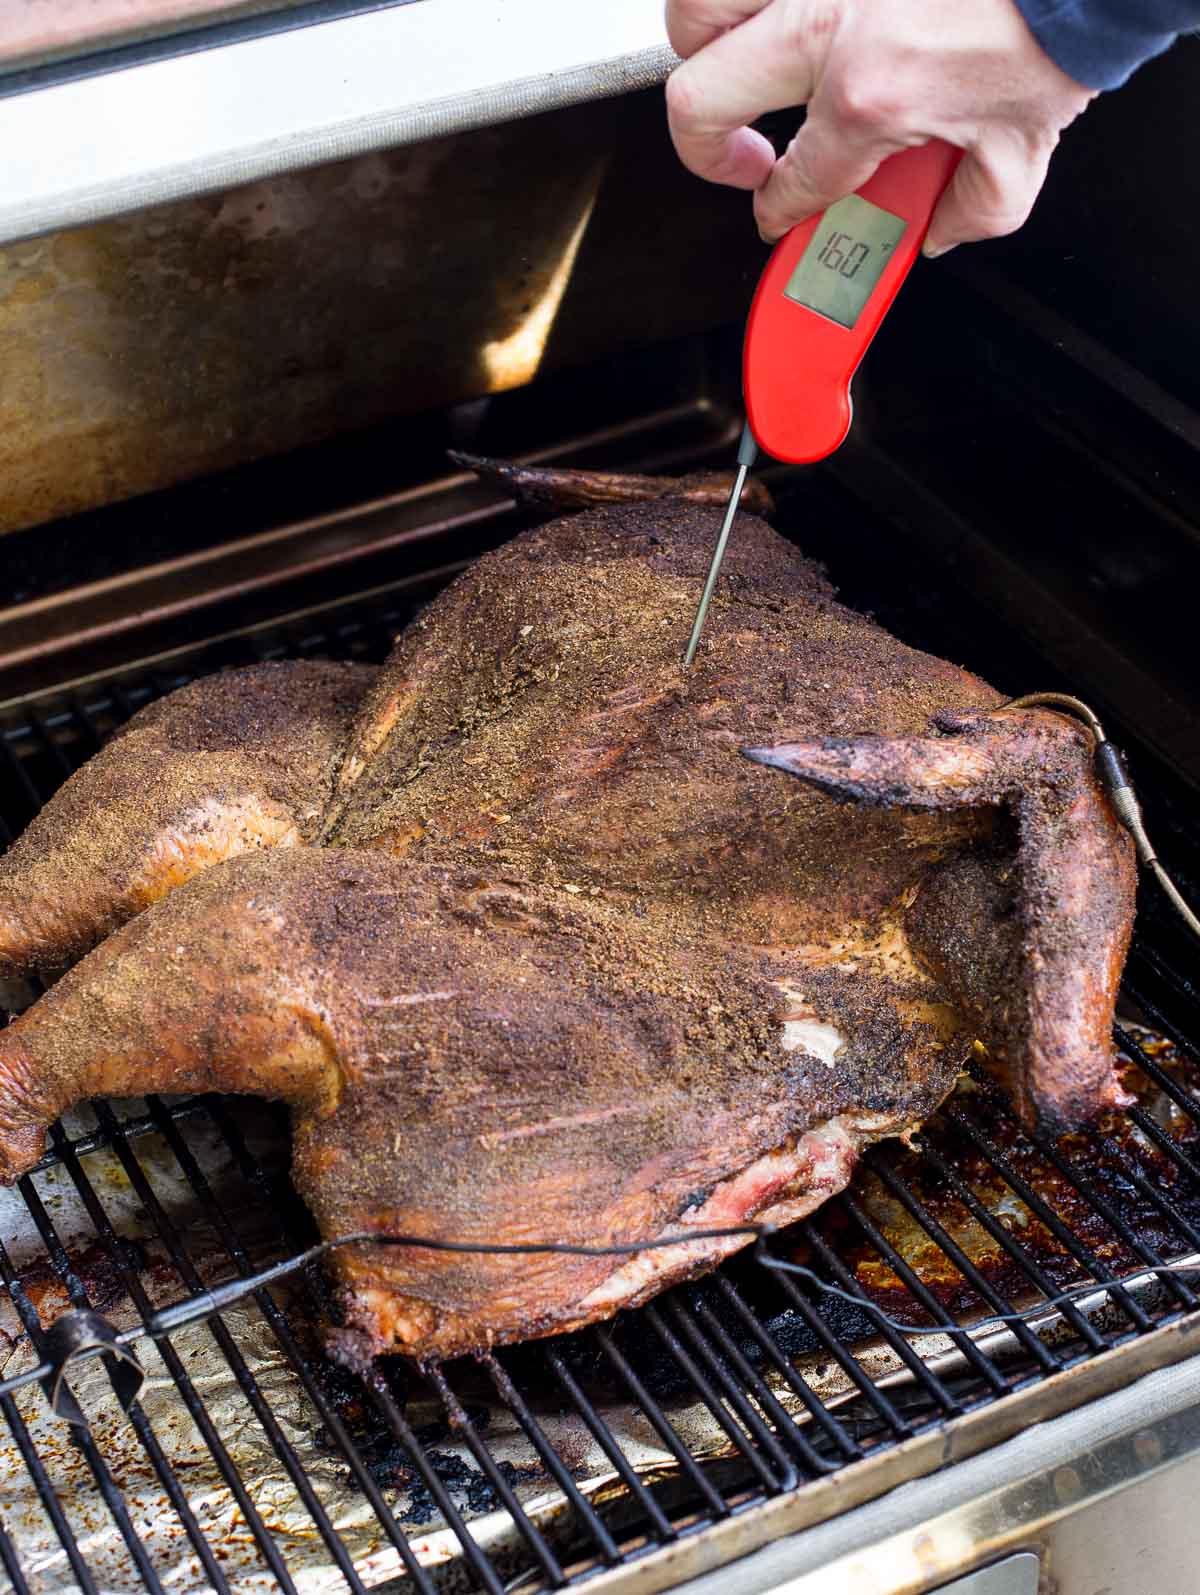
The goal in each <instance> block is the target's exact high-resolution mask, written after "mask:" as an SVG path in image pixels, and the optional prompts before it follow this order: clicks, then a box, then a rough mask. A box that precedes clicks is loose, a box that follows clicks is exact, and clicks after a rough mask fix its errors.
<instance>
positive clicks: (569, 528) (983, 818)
mask: <svg viewBox="0 0 1200 1595" xmlns="http://www.w3.org/2000/svg"><path fill="white" fill-rule="evenodd" d="M713 514H714V512H713V510H712V509H708V508H705V507H704V506H698V505H696V504H694V503H688V502H685V501H680V500H673V501H668V500H660V501H658V502H655V503H653V504H647V505H624V506H622V507H620V508H609V509H597V510H589V511H587V512H585V513H583V514H580V515H578V516H575V517H572V518H569V519H564V520H559V521H555V522H552V523H550V524H548V525H545V526H542V527H540V528H537V529H535V530H533V531H531V532H528V533H526V534H524V535H522V536H521V537H519V538H517V539H516V540H515V541H514V542H513V543H512V544H510V545H508V546H507V547H506V548H504V549H502V550H500V551H498V552H497V553H495V554H493V555H489V556H487V557H486V558H484V559H483V560H480V561H479V562H478V564H476V565H475V566H473V567H472V569H471V570H470V571H468V572H467V573H466V574H465V575H464V576H463V577H461V578H460V579H459V580H458V581H457V582H456V583H455V584H454V585H453V586H452V587H451V588H449V589H447V591H446V592H445V593H444V594H443V595H442V596H441V597H440V598H439V599H438V600H436V601H435V603H434V604H432V605H431V606H430V608H429V609H428V610H427V611H426V613H425V614H424V615H423V616H422V617H421V619H420V620H419V621H418V622H416V623H415V624H414V625H413V626H412V627H410V629H409V630H408V631H407V632H406V633H405V634H404V635H403V636H402V637H401V638H400V639H399V641H398V643H397V646H396V648H395V650H394V651H393V654H392V656H391V658H390V659H389V661H388V663H387V665H386V666H384V667H383V669H382V671H381V672H380V673H379V674H378V676H377V677H376V678H375V680H374V682H373V684H372V685H371V686H370V688H369V690H368V691H367V693H366V696H365V697H364V699H363V701H362V704H361V707H360V709H359V711H358V713H357V716H356V718H355V721H354V725H353V729H352V731H351V732H350V734H349V736H348V737H347V738H345V739H343V746H342V751H341V753H340V756H339V757H338V759H337V760H336V761H335V763H334V764H333V765H332V766H329V765H327V766H323V767H322V771H321V774H320V776H319V778H318V779H317V786H318V789H319V790H320V794H321V797H322V799H323V815H322V818H321V820H320V824H319V825H317V824H315V823H313V825H312V828H311V829H309V830H306V832H305V835H304V837H303V838H302V840H305V841H307V840H309V839H311V840H312V841H314V842H317V841H319V842H320V843H322V844H323V845H321V846H319V847H314V846H298V847H292V848H290V849H288V850H287V851H284V852H279V851H276V852H273V853H262V852H258V851H256V852H255V853H254V854H253V855H251V856H246V857H241V858H234V859H229V860H227V861H225V862H221V863H218V864H216V865H215V866H214V867H212V868H209V869H207V870H205V871H204V873H202V874H199V875H197V876H196V878H194V879H192V880H191V881H190V882H189V883H187V884H185V885H183V886H181V887H180V888H179V890H177V891H175V892H173V893H172V894H171V895H170V896H169V897H167V898H166V900H164V901H160V902H158V903H157V904H156V905H155V906H154V907H152V908H150V909H149V910H147V911H146V912H145V913H143V914H141V915H140V916H138V917H137V918H135V919H133V921H132V923H130V924H127V925H126V926H125V928H124V929H122V930H119V931H118V932H116V934H114V935H112V936H110V937H109V938H108V939H107V940H106V941H105V942H103V943H102V945H101V946H99V947H98V948H97V949H96V951H95V952H93V953H91V954H90V955H89V956H88V957H87V958H86V959H84V960H83V962H81V963H80V964H79V965H78V966H77V967H76V968H75V969H74V970H73V971H72V972H71V973H70V974H69V975H67V976H66V977H64V979H63V980H61V981H60V982H59V983H58V985H57V986H55V987H54V988H53V989H52V990H51V991H50V992H49V993H48V994H47V996H46V997H44V998H43V999H42V1000H41V1002H39V1003H38V1004H37V1005H36V1006H35V1007H34V1008H33V1009H32V1010H30V1012H29V1013H27V1014H26V1015H24V1016H23V1017H22V1018H21V1019H19V1020H18V1021H17V1022H16V1023H15V1024H13V1025H12V1026H10V1028H9V1029H8V1030H7V1031H5V1032H3V1033H2V1034H0V1080H2V1081H3V1083H4V1087H5V1089H4V1093H3V1097H2V1098H0V1168H2V1171H3V1174H4V1176H5V1177H7V1178H12V1177H14V1176H15V1175H16V1174H18V1173H19V1172H20V1171H21V1170H22V1169H24V1168H27V1167H28V1166H29V1164H30V1163H31V1162H32V1161H34V1160H35V1159H36V1157H37V1156H38V1155H39V1154H40V1152H41V1149H42V1145H43V1134H44V1130H45V1126H46V1124H47V1123H48V1122H49V1121H50V1120H51V1119H52V1118H53V1117H54V1116H55V1114H57V1113H58V1112H60V1111H62V1110H63V1108H65V1107H66V1106H67V1105H68V1104H70V1103H72V1102H74V1101H77V1100H78V1099H79V1098H81V1097H87V1096H91V1095H97V1094H100V1095H103V1094H125V1093H131V1092H144V1091H149V1090H158V1091H180V1090H197V1089H214V1088H215V1089H225V1090H232V1091H251V1092H257V1093H260V1094H265V1095H270V1096H275V1097H280V1098H283V1099H285V1100H286V1101H288V1102H289V1104H290V1106H291V1108H292V1113H293V1123H294V1127H295V1165H294V1175H295V1179H296V1183H297V1186H298V1188H299V1190H300V1191H301V1193H302V1194H303V1195H304V1197H305V1199H306V1200H307V1201H308V1203H309V1204H310V1206H311V1207H312V1208H313V1210H314V1212H315V1214H316V1216H317V1219H318V1221H319V1223H320V1226H321V1229H322V1231H323V1233H325V1234H327V1235H332V1234H337V1233H345V1232H347V1231H354V1230H363V1229H374V1230H376V1231H379V1232H404V1233H417V1234H425V1235H429V1236H431V1237H440V1238H448V1239H455V1240H472V1239H477V1240H479V1241H480V1242H481V1243H487V1242H512V1241H522V1240H527V1241H529V1240H545V1239H556V1240H558V1239H566V1240H575V1241H578V1242H580V1243H583V1244H590V1245H594V1244H597V1243H604V1242H606V1241H630V1240H640V1239H647V1238H651V1237H654V1236H657V1235H662V1234H667V1235H675V1234H677V1233H684V1234H686V1231H687V1229H688V1228H689V1227H692V1228H695V1227H705V1226H708V1225H714V1224H729V1223H736V1222H739V1221H742V1220H745V1219H750V1218H760V1219H761V1218H771V1219H773V1220H776V1221H786V1220H787V1219H790V1218H794V1217H797V1216H799V1215H800V1214H802V1213H803V1212H806V1211H808V1210H810V1209H811V1208H812V1207H813V1206H815V1205H817V1203H819V1202H820V1201H822V1200H824V1199H825V1197H827V1196H828V1195H829V1194H831V1193H832V1192H833V1191H835V1190H837V1189H839V1188H840V1187H841V1186H842V1185H844V1184H845V1182H846V1180H847V1179H848V1178H849V1177H850V1174H851V1172H852V1170H853V1167H854V1163H855V1160H856V1157H857V1155H858V1152H859V1150H860V1148H861V1147H862V1146H863V1145H864V1144H866V1143H867V1142H869V1141H870V1140H872V1139H875V1138H877V1137H878V1136H880V1135H885V1134H895V1133H898V1132H900V1131H902V1130H904V1129H906V1128H908V1127H910V1126H912V1125H914V1124H918V1123H919V1122H920V1121H921V1120H922V1119H923V1118H924V1117H925V1116H926V1115H927V1114H928V1113H929V1112H930V1111H932V1109H933V1108H934V1106H936V1104H937V1102H938V1101H939V1100H940V1099H941V1098H942V1096H943V1095H944V1094H945V1093H946V1091H947V1090H948V1089H949V1088H950V1085H951V1084H952V1082H953V1079H954V1076H955V1073H956V1071H957V1069H958V1067H959V1066H960V1064H961V1061H962V1059H963V1057H964V1056H965V1053H966V1050H967V1049H968V1048H969V1046H970V1045H971V1043H972V1040H973V1038H974V1037H975V1036H977V1035H978V1036H981V1037H982V1038H983V1039H984V1041H985V1042H986V1043H987V1045H988V1046H989V1048H990V1049H991V1050H992V1052H993V1053H994V1055H995V1056H996V1058H997V1060H998V1061H999V1063H1000V1065H1001V1067H1003V1068H1004V1069H1005V1070H1006V1072H1007V1073H1008V1075H1009V1077H1010V1079H1011V1081H1012V1083H1013V1086H1014V1089H1015V1090H1016V1092H1017V1095H1018V1100H1019V1102H1020V1104H1021V1106H1022V1109H1023V1111H1024V1112H1025V1113H1026V1114H1027V1115H1028V1116H1030V1117H1036V1116H1041V1117H1042V1118H1043V1119H1045V1120H1048V1121H1050V1122H1052V1123H1055V1124H1066V1123H1072V1122H1078V1121H1079V1120H1081V1119H1083V1118H1085V1117H1087V1116H1089V1115H1090V1114H1092V1113H1094V1112H1096V1111H1098V1110H1099V1109H1100V1108H1101V1107H1103V1106H1105V1105H1108V1104H1111V1103H1112V1102H1115V1101H1117V1100H1119V1093H1118V1091H1117V1087H1116V1084H1115V1079H1114V1076H1113V1072H1112V1062H1111V1047H1110V1042H1109V1038H1108V1027H1109V1025H1110V1023H1111V1017H1112V1006H1113V1000H1114V995H1115V989H1116V982H1117V979H1118V977H1119V973H1120V968H1121V964H1122V961H1123V958H1124V953H1125V949H1126V944H1127V940H1128V935H1129V929H1130V923H1131V918H1132V896H1133V860H1132V850H1131V847H1130V846H1129V844H1128V839H1127V838H1126V836H1125V834H1124V833H1123V832H1122V831H1121V830H1120V828H1119V826H1118V825H1117V822H1116V821H1115V820H1114V819H1113V817H1112V816H1111V814H1110V812H1109V810H1108V807H1107V804H1106V802H1105V800H1104V798H1103V796H1102V794H1101V793H1100V791H1099V789H1098V787H1097V784H1096V782H1095V779H1094V777H1093V774H1092V761H1091V750H1090V747H1089V745H1088V742H1087V739H1086V737H1085V736H1084V735H1083V733H1082V732H1081V731H1080V730H1079V729H1078V728H1077V727H1075V726H1074V725H1073V724H1072V723H1071V722H1069V721H1067V720H1065V719H1063V718H1062V717H1059V716H1057V715H1054V714H1050V713H1046V712H1042V711H1008V710H1003V709H1002V708H1001V704H1000V699H999V696H998V695H997V694H996V693H995V692H993V691H992V689H991V688H989V687H987V686H986V685H985V684H984V683H983V682H981V681H979V680H978V679H977V678H975V677H973V676H970V675H968V674H967V673H965V672H964V671H961V670H959V669H957V668H956V667H954V666H952V665H949V664H947V663H945V662H944V661H941V660H937V659H933V658H930V657H929V656H928V655H924V654H920V653H918V652H916V651H914V650H912V649H909V648H906V647H905V646H903V645H902V644H900V643H898V642H897V641H896V640H895V639H894V638H892V637H890V636H888V635H887V633H885V632H883V631H882V630H881V629H880V628H879V627H877V626H876V625H874V624H873V623H872V622H871V621H869V620H868V619H866V618H865V617H863V616H861V615H858V614H855V613H854V612H853V611H850V610H847V609H845V608H843V607H842V606H840V605H839V604H837V603H836V602H835V600H834V598H833V596H832V593H831V591H830V589H829V587H828V585H827V583H826V582H825V580H824V577H823V576H822V574H821V573H820V572H819V571H818V570H817V569H816V568H815V567H814V566H812V565H810V564H809V563H808V562H807V561H805V560H804V559H803V558H802V557H801V556H800V555H799V554H797V553H796V551H795V550H794V549H793V548H792V547H790V545H788V544H787V543H786V542H784V541H783V540H782V539H781V538H779V537H777V536H776V535H775V534H774V533H772V532H771V531H770V530H769V529H768V528H767V527H766V526H765V525H764V524H763V523H762V522H761V521H759V520H757V519H756V518H755V517H753V516H749V515H744V516H743V517H742V518H741V520H740V521H739V523H738V526H737V529H736V532H735V536H734V539H733V542H732V544H731V548H730V554H729V558H728V562H727V566H726V571H725V575H724V578H723V586H722V590H721V596H720V597H719V599H718V601H717V603H716V605H715V607H714V612H713V615H712V618H711V620H710V624H709V630H708V632H707V634H706V638H705V643H704V646H703V648H702V650H701V653H700V655H699V657H698V660H697V663H696V665H695V666H694V668H693V670H692V671H691V672H689V673H687V674H686V675H685V674H684V673H683V672H682V671H681V669H680V665H679V654H680V648H681V643H682V638H683V633H684V632H685V631H686V627H687V624H688V621H689V619H690V616H691V613H692V611H693V608H694V604H695V598H696V594H697V591H698V587H699V584H700V582H701V581H702V579H703V575H704V571H705V568H706V565H707V560H708V557H709V554H710V552H711V543H712V536H713V531H714V526H713ZM170 702H171V700H167V702H166V703H165V704H164V705H163V706H161V707H162V710H163V713H164V715H169V713H170V710H169V704H170ZM745 749H749V750H752V756H751V758H746V757H745V756H744V753H743V750H745ZM114 751H115V750H114ZM772 766H774V767H772ZM52 808H53V805H51V806H50V807H49V808H48V809H47V815H50V813H51V809H52ZM389 854H390V855H391V856H390V857H389V856H387V855H389ZM44 867H45V868H46V870H47V871H48V872H49V875H50V876H52V874H53V851H52V850H49V851H47V852H46V855H45V861H44ZM5 889H6V881H5V877H4V874H3V870H2V869H0V910H2V908H3V904H4V901H5V898H4V892H5ZM96 891H97V893H98V894H99V895H101V896H102V895H103V890H102V888H100V887H97V888H96ZM42 945H43V953H42V956H45V953H44V942H43V944H42ZM736 1244H739V1243H738V1242H736V1241H733V1240H730V1241H728V1242H698V1241H691V1242H687V1243H681V1244H680V1245H679V1246H678V1247H676V1248H673V1249H672V1250H671V1251H662V1252H654V1253H646V1254H644V1255H642V1256H641V1257H639V1258H636V1259H634V1260H633V1261H632V1262H630V1261H627V1260H622V1259H596V1258H588V1259H582V1258H578V1259H574V1258H564V1257H550V1258H547V1257H539V1258H530V1259H518V1260H515V1261H514V1260H513V1259H512V1258H504V1259H495V1258H489V1257H487V1256H485V1255H482V1254H481V1255H479V1256H477V1257H447V1256H445V1255H443V1254H432V1253H425V1252H421V1251H419V1250H413V1251H411V1252H408V1253H403V1252H395V1251H390V1250H385V1249H382V1248H377V1249H370V1248H363V1249H361V1250H356V1251H354V1252H353V1253H351V1252H346V1253H342V1254H339V1257H338V1261H337V1263H336V1264H335V1266H336V1268H337V1270H338V1273H339V1275H340V1277H341V1280H342V1283H343V1296H344V1300H345V1304H346V1323H345V1326H344V1328H343V1329H342V1330H341V1331H340V1332H339V1336H338V1339H337V1345H338V1349H339V1350H340V1352H341V1353H342V1354H343V1355H345V1356H348V1357H351V1358H353V1359H356V1360H357V1359H360V1358H362V1357H365V1356H367V1355H370V1354H371V1353H373V1352H375V1351H379V1350H382V1349H388V1348H393V1349H400V1350H404V1351H407V1352H409V1353H411V1354H413V1355H416V1356H419V1357H434V1356H447V1355H452V1354H454V1353H457V1352H461V1351H465V1350H469V1349H472V1348H475V1347H478V1346H481V1345H486V1344H489V1343H491V1342H494V1341H502V1340H512V1339H517V1338H523V1337H527V1336H530V1335H534V1334H544V1333H549V1332H551V1331H556V1330H560V1329H564V1328H567V1327H571V1326H573V1325H577V1324H580V1323H584V1322H588V1321H590V1320H591V1319H594V1318H597V1317H603V1316H607V1315H609V1314H611V1313H612V1312H613V1311H614V1310H615V1309H616V1308H617V1307H618V1306H621V1305H627V1304H631V1303H633V1302H636V1301H639V1300H642V1299H644V1298H645V1297H646V1296H647V1295H650V1294H653V1293H654V1292H655V1291H657V1290H660V1289H662V1288H663V1287H664V1286H665V1285H666V1284H668V1283H670V1282H671V1281H673V1280H674V1279H677V1278H680V1277H684V1276H686V1275H688V1274H691V1273H694V1272H696V1271H697V1270H699V1269H702V1268H704V1267H708V1266H711V1264H712V1262H713V1261H714V1260H715V1259H716V1258H717V1257H718V1256H720V1255H722V1253H723V1252H724V1251H727V1250H730V1249H732V1248H733V1247H734V1246H735V1245H736Z"/></svg>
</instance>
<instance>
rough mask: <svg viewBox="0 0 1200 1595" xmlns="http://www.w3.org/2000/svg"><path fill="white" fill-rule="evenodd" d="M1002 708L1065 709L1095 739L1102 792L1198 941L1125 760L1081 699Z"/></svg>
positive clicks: (1047, 695)
mask: <svg viewBox="0 0 1200 1595" xmlns="http://www.w3.org/2000/svg"><path fill="white" fill-rule="evenodd" d="M1000 707H1001V708H1002V709H1038V708H1046V709H1065V710H1066V712H1067V713H1068V714H1073V715H1075V716H1076V718H1077V719H1080V720H1082V721H1083V722H1084V724H1085V725H1086V726H1087V727H1088V729H1089V730H1090V731H1091V733H1092V735H1093V737H1095V739H1096V769H1097V771H1098V772H1099V775H1100V779H1101V781H1102V782H1103V783H1104V790H1105V791H1106V792H1107V793H1108V796H1109V800H1110V801H1111V803H1112V806H1113V809H1114V811H1115V812H1116V816H1117V818H1118V819H1119V820H1120V822H1121V824H1122V825H1123V826H1124V827H1125V829H1126V830H1127V831H1128V832H1129V834H1130V836H1132V837H1133V844H1134V846H1135V847H1136V848H1137V855H1138V858H1139V859H1140V860H1141V862H1142V863H1143V864H1144V865H1145V866H1146V868H1147V869H1148V870H1151V871H1152V872H1153V874H1154V878H1155V880H1157V882H1158V884H1159V885H1160V886H1161V887H1162V889H1163V891H1164V892H1165V894H1166V897H1167V900H1168V902H1169V903H1170V904H1171V907H1172V908H1173V909H1174V910H1175V912H1176V913H1177V914H1178V915H1179V917H1180V918H1181V919H1182V920H1183V922H1184V924H1185V925H1186V926H1187V928H1188V929H1189V930H1190V931H1191V933H1192V935H1193V936H1196V937H1198V938H1200V918H1197V917H1196V915H1195V914H1194V913H1193V912H1192V910H1191V909H1190V908H1189V907H1188V905H1187V903H1185V902H1184V900H1183V897H1182V896H1181V895H1180V892H1179V888H1178V887H1177V886H1176V885H1175V882H1174V881H1173V880H1172V879H1171V877H1170V876H1169V875H1168V874H1167V872H1166V870H1165V869H1164V868H1163V867H1162V865H1161V864H1160V863H1159V861H1158V854H1157V853H1156V852H1155V851H1154V844H1153V843H1152V842H1151V840H1150V838H1149V837H1148V836H1147V835H1146V824H1145V821H1144V820H1143V819H1142V806H1141V804H1140V803H1139V802H1138V799H1137V793H1136V792H1135V791H1134V789H1133V782H1132V781H1131V780H1130V779H1129V771H1128V770H1127V769H1126V768H1125V760H1124V759H1123V758H1122V757H1121V754H1120V753H1119V751H1118V750H1117V749H1116V748H1115V747H1114V746H1113V744H1112V743H1111V742H1110V741H1109V740H1108V737H1107V736H1106V735H1105V731H1104V727H1103V726H1102V725H1101V724H1100V721H1099V718H1098V717H1097V715H1096V713H1095V711H1094V710H1092V709H1090V708H1089V707H1088V705H1087V704H1086V703H1084V701H1083V700H1082V698H1073V697H1072V696H1071V694H1070V693H1069V692H1028V693H1026V694H1025V696H1024V697H1023V698H1011V699H1009V701H1008V702H1007V703H1004V704H1001V706H1000Z"/></svg>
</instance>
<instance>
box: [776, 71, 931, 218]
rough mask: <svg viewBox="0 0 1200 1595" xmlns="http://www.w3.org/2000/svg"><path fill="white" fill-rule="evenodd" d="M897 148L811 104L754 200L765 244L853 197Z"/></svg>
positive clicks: (871, 129)
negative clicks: (805, 117) (828, 206)
mask: <svg viewBox="0 0 1200 1595" xmlns="http://www.w3.org/2000/svg"><path fill="white" fill-rule="evenodd" d="M901 148H903V141H902V140H900V139H897V138H895V137H889V136H887V135H886V134H884V133H883V132H882V131H880V130H879V129H878V128H877V127H875V126H872V125H871V124H870V123H868V122H866V121H853V122H852V121H848V120H846V119H841V120H838V121H835V120H834V118H833V117H831V116H829V115H827V114H826V113H825V111H824V108H823V107H822V106H821V105H820V104H819V103H818V102H817V101H816V100H814V101H813V104H812V106H811V107H810V109H809V113H808V120H807V121H806V122H805V123H804V126H803V127H802V128H801V129H800V131H799V132H798V133H797V134H796V136H795V138H794V139H793V140H792V142H791V143H790V144H789V145H788V147H787V149H786V150H785V151H784V153H783V154H782V155H781V156H780V157H779V159H778V160H777V161H776V162H775V165H774V167H773V168H772V169H771V174H770V176H769V177H768V178H767V181H766V182H765V183H764V184H763V186H762V187H761V188H760V189H759V190H758V192H757V193H756V194H755V196H754V219H755V221H756V222H757V223H758V230H759V232H760V233H761V234H762V237H763V239H764V241H765V242H766V243H768V244H771V243H774V242H775V240H776V239H777V238H782V236H783V234H784V233H786V232H787V231H788V229H789V228H791V227H794V226H795V225H796V223H797V222H802V221H804V220H805V218H806V217H808V216H812V215H814V214H815V213H816V212H817V211H820V210H824V209H825V208H826V206H827V205H832V204H833V202H834V200H837V199H843V198H845V196H846V195H847V194H852V193H853V192H854V190H855V189H856V188H859V187H861V185H862V184H863V183H865V182H866V181H867V179H868V177H871V176H872V175H873V174H874V172H875V170H876V168H877V167H878V166H879V164H880V162H881V161H884V160H886V159H887V157H888V156H889V155H893V154H895V152H896V151H897V150H898V149H901Z"/></svg>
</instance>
